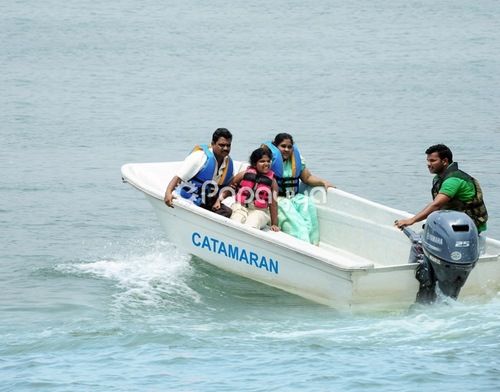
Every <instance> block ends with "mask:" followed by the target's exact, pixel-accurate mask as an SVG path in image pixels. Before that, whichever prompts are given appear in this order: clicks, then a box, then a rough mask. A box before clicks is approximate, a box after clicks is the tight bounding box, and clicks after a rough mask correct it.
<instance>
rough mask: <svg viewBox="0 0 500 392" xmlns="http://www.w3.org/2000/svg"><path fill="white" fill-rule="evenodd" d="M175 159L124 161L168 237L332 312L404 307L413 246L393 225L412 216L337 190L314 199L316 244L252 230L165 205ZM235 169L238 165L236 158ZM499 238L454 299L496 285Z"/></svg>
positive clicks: (414, 288) (410, 292) (128, 178)
mask: <svg viewBox="0 0 500 392" xmlns="http://www.w3.org/2000/svg"><path fill="white" fill-rule="evenodd" d="M179 164H180V162H166V163H138V164H126V165H124V166H122V169H121V171H122V178H123V180H124V181H125V182H127V183H129V184H130V185H132V186H133V187H135V188H137V189H139V190H140V191H142V192H143V193H144V195H145V196H146V198H147V199H148V200H149V202H150V203H151V205H152V206H153V208H154V210H155V212H156V214H157V216H158V218H159V221H160V223H161V225H162V227H163V229H164V230H165V233H166V235H167V237H168V239H169V240H170V241H171V242H173V243H175V244H176V245H177V246H178V247H180V248H181V249H183V250H185V251H186V252H187V253H190V254H193V255H195V256H198V257H199V258H201V259H203V260H204V261H206V262H207V263H210V264H212V265H214V266H216V267H219V268H221V269H223V270H226V271H229V272H232V273H234V274H237V275H240V276H243V277H246V278H249V279H253V280H256V281H258V282H261V283H264V284H267V285H270V286H273V287H276V288H279V289H282V290H284V291H287V292H290V293H293V294H296V295H299V296H302V297H304V298H307V299H309V300H312V301H315V302H318V303H321V304H326V305H329V306H332V307H335V308H338V309H345V308H351V309H353V308H361V307H365V306H367V307H369V308H382V309H394V308H401V307H408V306H410V305H411V304H413V303H414V302H415V297H416V294H417V292H418V291H419V282H418V281H417V280H416V279H415V268H416V264H409V263H408V257H409V253H410V248H411V243H410V241H409V240H408V238H407V237H406V236H405V235H404V234H403V233H402V232H401V231H400V230H398V229H397V228H395V227H394V225H393V222H394V221H395V220H396V219H401V218H405V217H408V216H410V214H408V213H407V212H404V211H399V210H396V209H393V208H389V207H386V206H384V205H381V204H378V203H374V202H372V201H369V200H366V199H363V198H360V197H357V196H355V195H352V194H349V193H347V192H344V191H341V190H339V189H332V188H330V189H329V190H328V193H327V198H326V200H323V201H322V202H321V203H318V204H317V209H318V218H319V223H320V233H321V241H320V244H319V246H315V245H311V244H308V243H305V242H303V241H301V240H298V239H296V238H294V237H291V236H289V235H287V234H285V233H282V232H272V231H267V230H257V229H253V228H249V227H246V226H244V225H242V224H239V223H236V222H233V221H231V220H230V219H227V218H224V217H221V216H219V215H216V214H214V213H212V212H210V211H207V210H204V209H201V208H200V207H197V206H195V205H193V204H191V203H190V202H189V201H187V200H183V199H180V198H177V199H175V202H174V203H175V204H174V205H175V207H174V208H170V207H167V206H166V205H165V203H164V202H163V196H164V192H165V189H166V186H167V184H168V182H169V181H170V179H171V178H172V176H173V173H174V171H175V169H176V167H178V165H179ZM235 164H236V165H235V169H236V170H237V169H238V165H239V163H237V162H235ZM499 255H500V241H497V240H494V239H491V238H486V241H485V249H484V251H483V252H482V254H481V256H480V258H479V260H478V261H477V263H475V268H473V270H472V272H471V273H470V275H469V277H468V279H467V281H466V283H465V285H464V287H463V289H462V290H461V292H460V298H463V297H467V296H475V295H478V296H494V295H496V294H497V293H498V290H499V289H500V256H499Z"/></svg>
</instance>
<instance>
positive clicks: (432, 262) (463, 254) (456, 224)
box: [407, 210, 479, 303]
mask: <svg viewBox="0 0 500 392" xmlns="http://www.w3.org/2000/svg"><path fill="white" fill-rule="evenodd" d="M407 235H408V234H407ZM412 242H414V243H415V241H413V240H412ZM478 243H479V240H478V232H477V228H476V225H475V224H474V222H473V220H472V219H471V218H470V217H469V216H468V215H466V214H464V213H463V212H458V211H448V210H443V211H435V212H433V213H432V214H430V215H429V216H428V217H427V222H426V224H425V228H424V232H423V233H422V236H421V240H420V244H419V245H420V249H419V251H420V252H423V255H420V258H419V260H417V261H418V262H419V265H418V266H417V269H416V272H415V276H416V278H417V279H418V281H419V282H420V289H419V292H418V294H417V302H420V303H429V302H434V300H435V298H436V292H435V286H436V282H437V283H438V286H439V288H440V290H441V292H442V293H443V294H444V295H446V296H448V297H451V298H454V299H456V298H457V297H458V295H459V293H460V289H461V288H462V286H463V285H464V283H465V281H466V280H467V277H468V276H469V273H470V272H471V271H472V269H473V268H474V266H475V265H476V262H477V260H478V259H479V247H478V246H479V245H478ZM412 252H415V245H414V247H412Z"/></svg>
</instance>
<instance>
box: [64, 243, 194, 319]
mask: <svg viewBox="0 0 500 392" xmlns="http://www.w3.org/2000/svg"><path fill="white" fill-rule="evenodd" d="M190 259H191V257H190V256H189V255H187V254H185V253H182V252H180V251H179V250H178V249H177V248H176V247H175V246H174V245H173V244H171V243H169V242H166V241H155V242H154V243H151V242H148V243H143V244H141V246H134V251H133V252H132V253H128V254H125V255H123V254H117V255H112V256H110V257H106V258H105V259H102V260H97V261H88V262H87V261H84V262H77V263H71V264H69V263H65V264H59V265H58V266H56V270H57V271H59V272H61V273H64V274H70V275H76V276H79V277H92V278H94V279H105V280H109V281H112V282H114V285H115V286H114V288H115V289H118V290H117V291H115V293H113V294H112V296H113V298H114V300H115V305H116V306H118V307H120V308H123V307H125V308H128V309H129V310H132V309H134V308H144V306H147V307H165V306H169V305H175V304H177V305H178V304H179V303H180V302H183V303H185V302H189V303H193V302H194V303H199V302H200V301H201V300H200V295H199V294H198V293H197V292H196V291H194V290H193V289H191V287H190V286H189V281H190V277H191V275H192V274H193V268H192V267H191V265H190V263H189V260H190Z"/></svg>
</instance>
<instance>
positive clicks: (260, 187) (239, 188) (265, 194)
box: [231, 146, 280, 231]
mask: <svg viewBox="0 0 500 392" xmlns="http://www.w3.org/2000/svg"><path fill="white" fill-rule="evenodd" d="M271 160H272V153H271V151H270V150H269V149H268V148H267V147H265V146H264V147H261V148H258V149H256V150H255V151H253V152H252V154H251V155H250V166H249V167H248V168H247V170H245V171H244V172H241V173H238V174H237V175H236V176H234V178H233V180H232V183H231V186H232V187H233V188H234V189H236V195H235V199H236V202H235V203H234V204H233V205H232V207H231V208H232V210H233V213H232V215H231V219H232V220H234V221H237V222H240V223H243V224H245V225H248V226H251V227H254V228H256V229H262V228H264V227H265V226H266V225H267V224H270V226H271V230H272V231H279V230H280V229H279V226H278V206H277V196H278V184H277V182H276V179H275V178H274V173H273V171H272V170H271Z"/></svg>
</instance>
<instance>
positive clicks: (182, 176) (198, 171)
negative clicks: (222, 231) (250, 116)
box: [164, 128, 233, 217]
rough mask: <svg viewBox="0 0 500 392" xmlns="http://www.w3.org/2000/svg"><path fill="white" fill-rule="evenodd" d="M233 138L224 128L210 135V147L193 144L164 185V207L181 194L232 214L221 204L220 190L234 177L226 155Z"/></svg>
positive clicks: (206, 207) (207, 206)
mask: <svg viewBox="0 0 500 392" xmlns="http://www.w3.org/2000/svg"><path fill="white" fill-rule="evenodd" d="M232 138H233V135H232V134H231V132H229V131H228V130H227V129H226V128H218V129H216V130H215V132H214V133H213V135H212V143H211V145H210V148H208V146H203V145H202V146H197V147H195V149H194V150H193V152H191V154H189V155H188V156H187V157H186V158H185V159H184V162H183V163H182V165H181V166H180V168H179V169H178V171H177V173H176V175H175V176H174V177H173V178H172V180H171V181H170V182H169V184H168V186H167V189H166V191H165V197H164V200H165V204H166V205H167V206H169V207H173V206H174V205H173V200H174V199H176V198H177V197H178V196H181V197H183V198H185V199H189V200H191V201H193V202H194V203H195V204H197V205H199V206H200V207H202V208H204V209H207V210H211V211H213V212H215V213H216V214H219V215H222V216H225V217H230V216H231V212H232V211H231V208H229V207H227V206H226V205H224V204H221V202H220V200H219V192H220V190H221V188H223V187H224V186H227V185H229V182H230V179H231V177H232V176H233V162H232V160H231V157H230V156H229V153H230V152H231V141H232ZM179 184H181V186H180V187H179Z"/></svg>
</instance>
